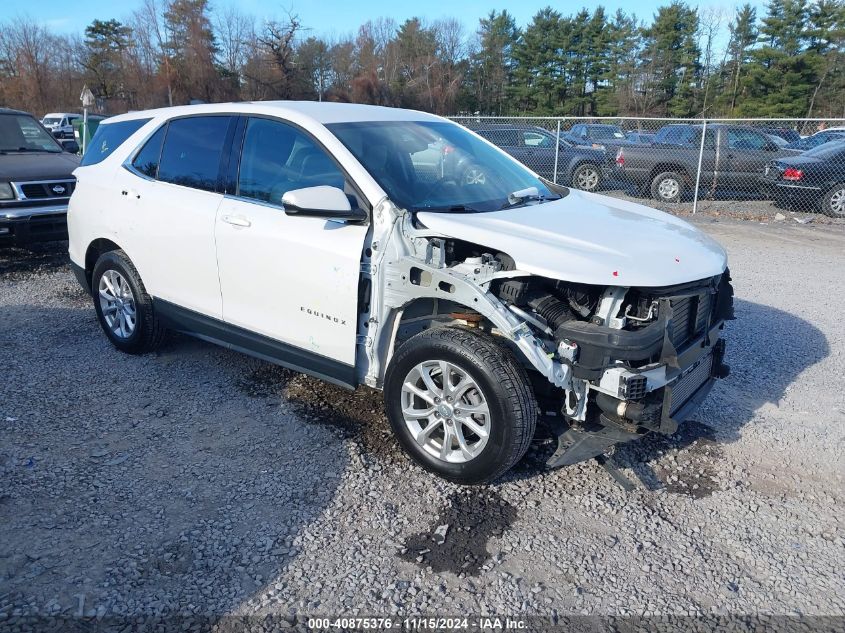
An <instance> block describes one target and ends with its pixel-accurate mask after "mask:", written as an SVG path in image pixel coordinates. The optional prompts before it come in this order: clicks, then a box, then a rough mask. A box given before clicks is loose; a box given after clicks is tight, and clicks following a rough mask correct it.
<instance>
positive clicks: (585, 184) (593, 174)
mask: <svg viewBox="0 0 845 633" xmlns="http://www.w3.org/2000/svg"><path fill="white" fill-rule="evenodd" d="M599 185H601V171H600V170H599V168H598V167H596V166H595V165H592V164H590V163H585V164H584V165H579V166H578V168H577V169H576V170H575V172H574V173H573V174H572V186H573V187H575V188H576V189H581V190H582V191H596V190H597V189H598V188H599Z"/></svg>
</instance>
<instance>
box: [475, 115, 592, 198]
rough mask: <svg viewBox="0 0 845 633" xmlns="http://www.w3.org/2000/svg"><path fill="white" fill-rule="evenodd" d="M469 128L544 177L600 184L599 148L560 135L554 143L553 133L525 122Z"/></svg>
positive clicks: (587, 186)
mask: <svg viewBox="0 0 845 633" xmlns="http://www.w3.org/2000/svg"><path fill="white" fill-rule="evenodd" d="M472 130H473V132H475V133H476V134H479V135H480V136H482V137H483V138H485V139H487V140H488V141H490V142H491V143H493V144H494V145H496V146H498V147H500V148H501V149H503V150H505V151H506V152H507V153H508V154H510V155H511V156H513V157H514V158H516V159H517V160H518V161H519V162H521V163H522V164H523V165H525V166H526V167H529V168H530V169H532V170H533V171H534V172H536V173H537V174H539V175H540V176H541V177H543V178H545V179H546V180H551V181H553V182H555V181H556V182H558V183H561V184H568V185H571V186H572V187H575V188H576V189H582V190H584V191H596V190H597V189H599V188H600V187H601V185H602V182H603V180H604V175H603V172H602V165H604V164H605V163H606V159H605V152H604V150H603V149H597V148H592V147H581V146H578V145H576V144H574V143H572V142H571V141H569V140H567V139H566V138H564V137H561V138H560V143H559V144H558V143H556V138H555V136H556V135H555V134H554V133H552V132H550V131H549V130H546V129H545V128H541V127H534V126H528V125H518V124H490V125H483V126H476V127H473V128H472ZM556 145H557V146H558V149H557V151H556V150H555V146H556ZM555 155H557V173H555Z"/></svg>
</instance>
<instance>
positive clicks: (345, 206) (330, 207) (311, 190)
mask: <svg viewBox="0 0 845 633" xmlns="http://www.w3.org/2000/svg"><path fill="white" fill-rule="evenodd" d="M282 206H283V207H284V208H285V213H287V214H288V215H302V216H306V217H312V218H328V219H338V220H362V219H364V217H365V215H364V214H363V213H362V212H361V211H360V210H359V209H353V208H352V205H351V204H349V198H347V197H346V194H345V193H343V191H341V190H340V189H338V188H337V187H328V186H325V185H320V186H318V187H305V188H304V189H293V190H291V191H288V192H287V193H286V194H285V195H283V196H282Z"/></svg>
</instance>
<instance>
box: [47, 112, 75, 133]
mask: <svg viewBox="0 0 845 633" xmlns="http://www.w3.org/2000/svg"><path fill="white" fill-rule="evenodd" d="M81 118H82V115H81V114H75V113H72V112H51V113H50V114H45V115H44V118H42V119H41V124H42V125H43V126H44V127H46V128H47V129H48V130H50V132H52V134H53V136H55V137H56V138H74V133H73V124H74V123H75V122H76V120H77V119H81Z"/></svg>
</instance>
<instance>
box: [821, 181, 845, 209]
mask: <svg viewBox="0 0 845 633" xmlns="http://www.w3.org/2000/svg"><path fill="white" fill-rule="evenodd" d="M821 209H822V213H824V214H825V215H827V216H830V217H831V218H845V182H840V183H839V184H838V185H835V186H833V187H831V188H830V191H828V192H827V193H826V194H824V196H822V200H821Z"/></svg>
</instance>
